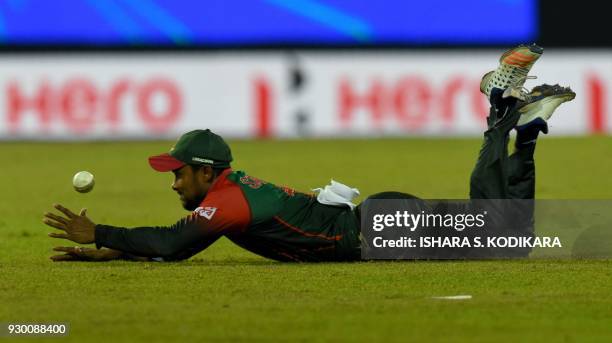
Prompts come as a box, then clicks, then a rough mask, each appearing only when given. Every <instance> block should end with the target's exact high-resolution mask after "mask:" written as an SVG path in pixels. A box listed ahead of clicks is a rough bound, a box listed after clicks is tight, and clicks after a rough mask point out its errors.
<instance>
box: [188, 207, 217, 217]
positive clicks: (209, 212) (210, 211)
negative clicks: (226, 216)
mask: <svg viewBox="0 0 612 343" xmlns="http://www.w3.org/2000/svg"><path fill="white" fill-rule="evenodd" d="M193 212H194V213H197V214H198V215H199V216H200V217H204V218H206V219H208V220H211V219H212V217H213V216H214V215H215V212H217V208H216V207H198V208H196V209H195V210H194V211H193Z"/></svg>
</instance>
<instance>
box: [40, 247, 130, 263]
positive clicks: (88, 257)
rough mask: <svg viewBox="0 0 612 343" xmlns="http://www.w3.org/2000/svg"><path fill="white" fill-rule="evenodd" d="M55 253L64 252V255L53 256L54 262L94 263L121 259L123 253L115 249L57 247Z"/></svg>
mask: <svg viewBox="0 0 612 343" xmlns="http://www.w3.org/2000/svg"><path fill="white" fill-rule="evenodd" d="M53 251H60V252H64V254H60V255H53V256H51V260H53V262H61V261H92V262H103V261H111V260H117V259H119V258H121V255H122V253H121V251H119V250H113V249H107V248H102V249H92V248H85V247H55V248H53Z"/></svg>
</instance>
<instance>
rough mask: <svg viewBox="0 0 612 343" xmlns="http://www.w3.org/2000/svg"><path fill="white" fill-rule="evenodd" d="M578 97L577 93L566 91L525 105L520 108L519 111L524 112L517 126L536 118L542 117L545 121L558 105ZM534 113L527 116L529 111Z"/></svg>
mask: <svg viewBox="0 0 612 343" xmlns="http://www.w3.org/2000/svg"><path fill="white" fill-rule="evenodd" d="M575 97H576V93H573V92H572V93H564V94H557V95H551V96H547V97H545V98H543V99H541V100H538V101H536V102H533V103H531V104H528V105H525V106H523V107H522V108H521V109H519V112H520V113H522V114H521V117H520V118H519V121H518V123H517V124H516V126H522V125H525V124H527V123H530V122H532V121H533V120H535V119H536V118H542V119H544V121H548V119H550V117H552V114H553V113H554V112H555V110H556V109H557V107H559V106H560V105H561V104H562V103H564V102H568V101H572V100H574V98H575ZM532 111H533V114H532V115H529V116H527V115H526V113H527V112H532Z"/></svg>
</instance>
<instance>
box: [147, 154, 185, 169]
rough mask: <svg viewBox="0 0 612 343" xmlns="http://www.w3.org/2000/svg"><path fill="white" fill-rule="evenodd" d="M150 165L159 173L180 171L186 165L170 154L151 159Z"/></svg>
mask: <svg viewBox="0 0 612 343" xmlns="http://www.w3.org/2000/svg"><path fill="white" fill-rule="evenodd" d="M149 164H150V165H151V168H153V169H155V170H157V171H158V172H169V171H173V170H175V169H179V168H181V167H183V166H184V165H185V163H184V162H181V161H179V160H177V159H176V158H174V157H172V156H170V154H161V155H157V156H151V157H149Z"/></svg>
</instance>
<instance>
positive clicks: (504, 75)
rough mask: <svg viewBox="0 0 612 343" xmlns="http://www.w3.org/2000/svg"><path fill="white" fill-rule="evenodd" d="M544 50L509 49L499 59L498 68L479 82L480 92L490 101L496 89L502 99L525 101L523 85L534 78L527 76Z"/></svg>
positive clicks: (529, 47) (528, 47) (528, 48)
mask: <svg viewBox="0 0 612 343" xmlns="http://www.w3.org/2000/svg"><path fill="white" fill-rule="evenodd" d="M543 52H544V49H543V48H541V47H539V46H537V45H535V44H532V45H519V46H517V47H516V48H514V49H510V50H508V51H506V52H504V54H503V55H502V56H501V57H500V58H499V67H497V69H496V70H492V71H490V72H488V73H486V74H485V75H484V76H483V77H482V80H481V81H480V91H481V92H482V93H484V94H485V95H486V96H487V99H489V100H490V99H491V92H492V91H493V89H495V88H498V89H499V90H500V91H503V95H502V98H508V97H514V98H517V99H520V100H523V101H525V99H524V94H526V93H527V92H526V91H523V85H524V84H525V81H527V79H532V78H535V76H528V74H529V71H530V70H531V67H533V65H534V63H535V62H536V61H537V60H538V59H539V58H540V56H542V53H543Z"/></svg>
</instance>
